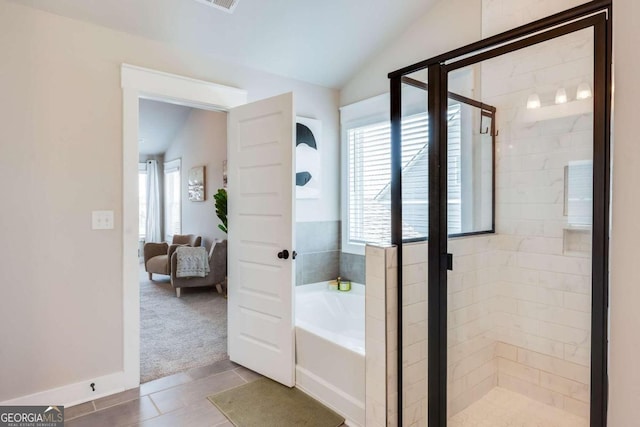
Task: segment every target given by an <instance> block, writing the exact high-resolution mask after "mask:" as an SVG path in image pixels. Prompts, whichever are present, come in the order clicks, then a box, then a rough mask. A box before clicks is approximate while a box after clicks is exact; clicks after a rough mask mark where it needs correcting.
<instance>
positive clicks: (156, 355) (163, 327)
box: [140, 265, 228, 383]
mask: <svg viewBox="0 0 640 427" xmlns="http://www.w3.org/2000/svg"><path fill="white" fill-rule="evenodd" d="M227 357H228V356H227V300H226V299H225V298H224V297H223V296H222V295H220V294H218V293H217V292H216V290H215V288H213V287H203V288H187V289H183V290H182V295H181V297H180V298H177V297H176V293H175V290H174V289H173V287H172V286H171V283H170V281H169V277H168V276H160V275H155V274H154V275H153V281H149V277H148V275H147V273H146V272H145V271H144V266H142V265H141V266H140V382H141V383H146V382H148V381H151V380H154V379H157V378H161V377H165V376H167V375H171V374H175V373H177V372H182V371H185V370H187V369H190V368H197V367H200V366H205V365H210V364H212V363H214V362H217V361H219V360H223V359H226V358H227Z"/></svg>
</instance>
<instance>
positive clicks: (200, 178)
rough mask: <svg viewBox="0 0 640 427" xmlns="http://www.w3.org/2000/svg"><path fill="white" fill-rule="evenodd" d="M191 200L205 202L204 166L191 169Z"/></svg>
mask: <svg viewBox="0 0 640 427" xmlns="http://www.w3.org/2000/svg"><path fill="white" fill-rule="evenodd" d="M188 188H189V200H190V201H192V202H204V199H205V193H204V166H197V167H195V168H191V169H189V180H188Z"/></svg>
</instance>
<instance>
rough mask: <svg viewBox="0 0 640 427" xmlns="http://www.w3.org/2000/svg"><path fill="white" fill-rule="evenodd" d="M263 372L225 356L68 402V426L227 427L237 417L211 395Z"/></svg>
mask: <svg viewBox="0 0 640 427" xmlns="http://www.w3.org/2000/svg"><path fill="white" fill-rule="evenodd" d="M257 378H260V375H258V374H256V373H255V372H252V371H250V370H248V369H245V368H243V367H241V366H238V365H236V364H235V363H232V362H230V361H228V360H223V361H221V362H217V363H214V364H213V365H209V366H205V367H202V368H194V369H191V370H189V371H186V372H182V373H179V374H175V375H171V376H168V377H164V378H160V379H157V380H155V381H150V382H148V383H145V384H142V385H141V386H140V387H139V388H136V389H132V390H127V391H125V392H122V393H118V394H114V395H112V396H107V397H104V398H102V399H97V400H94V401H91V402H87V403H83V404H81V405H77V406H73V407H70V408H65V418H66V419H65V426H67V427H78V426H91V427H102V426H105V427H107V426H108V427H119V426H122V427H125V426H167V427H169V426H170V427H180V426H189V427H192V426H193V427H198V426H207V427H213V426H215V427H227V426H231V423H229V422H228V421H227V419H226V418H225V416H224V415H222V413H221V412H220V411H219V410H218V409H217V408H216V407H215V406H213V404H211V402H209V401H208V400H207V397H208V396H210V395H212V394H216V393H219V392H221V391H224V390H227V389H230V388H233V387H238V386H240V385H242V384H246V383H248V382H251V381H253V380H255V379H257Z"/></svg>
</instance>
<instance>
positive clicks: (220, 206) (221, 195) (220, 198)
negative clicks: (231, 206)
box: [213, 188, 227, 233]
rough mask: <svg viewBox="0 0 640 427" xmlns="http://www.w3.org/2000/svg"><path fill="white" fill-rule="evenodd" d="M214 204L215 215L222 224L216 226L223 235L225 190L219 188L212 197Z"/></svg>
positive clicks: (224, 227) (224, 226) (225, 228)
mask: <svg viewBox="0 0 640 427" xmlns="http://www.w3.org/2000/svg"><path fill="white" fill-rule="evenodd" d="M213 198H214V200H215V202H216V215H217V216H218V218H219V219H220V222H222V224H218V228H219V229H220V230H222V231H224V232H225V233H226V232H227V190H225V189H224V188H219V189H218V192H217V193H216V194H214V195H213Z"/></svg>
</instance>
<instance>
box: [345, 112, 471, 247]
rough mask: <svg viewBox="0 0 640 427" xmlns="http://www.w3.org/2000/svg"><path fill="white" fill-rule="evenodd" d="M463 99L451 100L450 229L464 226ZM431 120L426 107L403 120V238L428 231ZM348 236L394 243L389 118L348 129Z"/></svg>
mask: <svg viewBox="0 0 640 427" xmlns="http://www.w3.org/2000/svg"><path fill="white" fill-rule="evenodd" d="M460 110H461V107H460V104H457V103H456V104H451V105H450V106H449V111H448V117H449V142H448V153H449V161H448V164H449V169H448V185H449V233H459V232H460V230H461V228H462V226H461V214H460V212H461V170H460V164H461V162H460V153H461V150H460V143H461V125H460ZM428 132H429V123H428V118H427V114H426V113H420V114H415V115H411V116H407V117H405V118H404V119H403V120H402V215H403V221H402V228H403V236H404V239H422V238H426V237H427V234H428V227H429V222H428V213H429V204H428V203H429V179H428V178H429V177H428V164H429V156H428V152H429V146H428ZM347 142H348V157H349V162H348V180H349V185H348V198H347V203H348V212H347V213H348V215H349V221H348V224H349V227H348V240H349V243H350V244H364V243H383V244H384V243H389V242H390V238H391V187H390V184H391V126H390V123H389V122H388V121H383V122H380V123H375V124H370V125H366V126H360V127H353V128H348V129H347Z"/></svg>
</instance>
